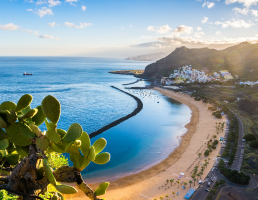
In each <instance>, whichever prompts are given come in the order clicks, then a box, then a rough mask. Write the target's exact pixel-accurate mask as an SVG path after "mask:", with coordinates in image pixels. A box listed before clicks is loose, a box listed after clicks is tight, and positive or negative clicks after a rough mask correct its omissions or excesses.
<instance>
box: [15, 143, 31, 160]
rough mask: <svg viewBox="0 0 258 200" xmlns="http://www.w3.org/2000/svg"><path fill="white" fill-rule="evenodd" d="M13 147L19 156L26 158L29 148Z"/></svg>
mask: <svg viewBox="0 0 258 200" xmlns="http://www.w3.org/2000/svg"><path fill="white" fill-rule="evenodd" d="M15 147H16V149H15V150H16V151H17V152H18V153H19V154H20V156H21V157H22V158H24V157H26V156H28V154H29V146H25V147H20V146H18V145H16V146H15Z"/></svg>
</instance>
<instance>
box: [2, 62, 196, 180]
mask: <svg viewBox="0 0 258 200" xmlns="http://www.w3.org/2000/svg"><path fill="white" fill-rule="evenodd" d="M148 64H149V62H139V61H128V60H123V59H118V58H83V57H0V72H1V73H0V86H1V87H0V94H1V95H0V102H3V101H14V102H15V103H17V102H18V100H19V98H20V97H21V96H22V95H23V94H26V93H29V94H31V95H32V96H33V101H32V103H31V107H32V108H34V107H36V106H38V105H40V103H41V101H42V99H43V98H44V97H45V96H47V95H53V96H55V97H56V98H57V99H58V100H59V101H60V103H61V109H62V110H61V117H60V120H59V122H58V128H61V129H64V130H67V129H68V128H69V126H70V125H71V124H72V123H79V124H81V126H82V127H83V130H84V131H86V132H87V133H91V132H94V131H96V130H98V129H100V128H102V127H103V126H105V125H107V124H109V123H111V122H112V121H114V120H117V119H119V118H121V117H123V116H125V115H127V114H129V113H131V112H132V111H133V110H134V109H135V108H136V106H137V104H136V101H135V100H134V99H133V98H132V97H130V96H128V95H126V94H124V93H122V92H120V91H118V90H116V89H113V88H111V87H110V86H112V85H113V86H116V87H118V88H120V89H122V90H124V91H126V92H129V93H131V94H133V95H135V96H137V97H138V98H140V99H141V101H142V102H143V109H142V111H141V112H140V113H138V114H137V115H136V116H134V117H132V118H130V119H128V120H126V121H125V122H123V123H121V124H119V125H117V126H115V127H113V128H111V129H109V130H107V131H105V132H103V133H102V134H101V135H98V136H96V137H94V138H92V140H91V141H92V143H93V142H94V141H95V140H96V139H98V138H100V137H104V138H105V139H106V140H107V147H106V148H105V149H104V151H106V152H109V153H110V154H111V160H110V162H109V163H107V164H105V165H96V164H94V163H91V164H90V165H89V166H88V167H87V168H86V169H85V170H83V171H82V174H83V177H84V178H85V179H87V182H88V183H95V182H99V181H112V180H116V179H117V178H119V177H122V176H125V175H129V174H132V173H136V172H138V171H141V170H144V169H146V168H148V167H150V166H152V165H155V164H156V163H158V162H160V161H161V160H163V159H165V158H166V157H167V156H168V155H169V154H170V153H171V152H172V151H173V150H174V149H175V148H176V147H177V146H178V145H179V143H180V136H181V135H183V134H184V133H185V132H186V129H185V128H184V126H185V125H186V124H187V123H188V122H189V121H190V117H191V110H190V109H189V108H188V107H187V106H185V105H183V104H181V103H179V102H177V101H175V100H173V99H171V98H168V97H166V96H164V95H162V94H160V93H159V92H157V91H154V90H133V89H125V87H124V86H123V85H122V84H125V83H131V82H134V81H136V80H137V79H136V78H135V77H133V76H130V75H117V74H110V73H108V72H109V71H114V70H126V69H144V68H145V67H146V65H148ZM24 72H27V73H33V75H32V76H23V73H24ZM148 84H149V82H148V81H140V82H138V83H136V84H134V85H131V86H145V85H148ZM126 87H128V86H126ZM40 128H41V129H42V130H44V129H45V127H44V125H42V126H41V127H40ZM65 156H67V154H65ZM68 158H69V157H68ZM69 164H72V163H71V162H69Z"/></svg>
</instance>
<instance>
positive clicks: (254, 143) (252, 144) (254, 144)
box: [250, 140, 258, 149]
mask: <svg viewBox="0 0 258 200" xmlns="http://www.w3.org/2000/svg"><path fill="white" fill-rule="evenodd" d="M250 147H252V148H256V149H257V148H258V140H254V141H252V142H250Z"/></svg>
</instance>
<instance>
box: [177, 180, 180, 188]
mask: <svg viewBox="0 0 258 200" xmlns="http://www.w3.org/2000/svg"><path fill="white" fill-rule="evenodd" d="M177 184H178V187H177V188H179V184H180V181H179V180H178V181H177Z"/></svg>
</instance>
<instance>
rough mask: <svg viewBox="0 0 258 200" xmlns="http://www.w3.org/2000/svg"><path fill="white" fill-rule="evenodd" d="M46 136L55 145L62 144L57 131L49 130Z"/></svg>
mask: <svg viewBox="0 0 258 200" xmlns="http://www.w3.org/2000/svg"><path fill="white" fill-rule="evenodd" d="M46 136H47V138H48V139H49V140H50V141H53V142H55V143H60V142H61V137H60V135H58V134H57V132H56V130H47V133H46Z"/></svg>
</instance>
